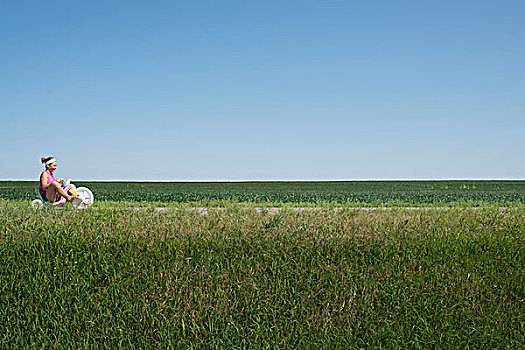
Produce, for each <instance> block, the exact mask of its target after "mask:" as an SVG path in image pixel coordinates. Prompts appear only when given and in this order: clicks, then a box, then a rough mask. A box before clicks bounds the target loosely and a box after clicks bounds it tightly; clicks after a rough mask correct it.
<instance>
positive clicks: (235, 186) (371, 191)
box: [0, 180, 525, 206]
mask: <svg viewBox="0 0 525 350" xmlns="http://www.w3.org/2000/svg"><path fill="white" fill-rule="evenodd" d="M76 185H77V186H87V187H89V188H90V189H91V190H92V191H93V193H94V194H95V198H96V200H97V201H127V202H141V203H142V202H159V203H189V202H197V203H205V202H214V203H221V202H246V203H277V204H282V203H319V202H323V203H325V202H328V203H337V204H344V205H355V204H357V205H362V203H370V204H372V205H375V206H377V205H380V204H382V203H406V204H408V205H414V204H419V203H424V204H427V205H428V204H437V205H442V204H443V203H452V202H477V203H479V202H483V203H488V202H490V203H509V202H521V203H525V181H466V180H465V181H338V182H223V183H220V182H219V183H209V182H208V183H202V182H201V183H198V182H186V183H184V182H151V183H145V182H84V183H82V182H77V183H76ZM37 188H38V182H36V181H0V199H4V200H29V199H34V198H38V195H37V194H36V189H37Z"/></svg>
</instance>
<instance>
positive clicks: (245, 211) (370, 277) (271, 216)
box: [0, 182, 525, 349]
mask: <svg viewBox="0 0 525 350" xmlns="http://www.w3.org/2000/svg"><path fill="white" fill-rule="evenodd" d="M453 184H456V183H455V182H453ZM8 185H10V186H12V187H11V188H14V185H13V183H7V185H6V183H1V184H0V191H1V192H0V193H1V194H3V195H5V194H6V193H7V191H6V188H9V186H8ZM18 185H20V187H21V188H24V186H26V183H22V184H20V183H19V184H18ZM33 185H34V184H31V186H33ZM87 185H88V186H89V187H90V188H91V189H93V190H94V191H93V192H94V193H95V196H97V198H100V197H102V195H101V194H100V193H99V189H98V187H96V186H98V185H100V186H101V187H100V188H102V187H104V186H108V187H107V191H108V192H107V193H113V194H114V193H124V194H126V193H127V194H131V193H132V191H131V189H130V190H129V192H126V191H125V190H124V189H125V188H126V186H128V185H129V186H130V188H135V189H137V190H140V188H142V189H143V191H144V192H143V195H146V196H147V195H148V193H150V194H151V193H155V194H159V193H164V192H165V191H166V188H167V187H163V186H168V188H169V186H173V187H171V189H172V190H173V189H174V188H176V187H177V186H179V185H180V184H158V185H157V184H118V186H122V187H118V186H117V187H113V189H111V187H110V185H108V184H101V183H98V184H87ZM191 185H192V186H194V187H193V189H195V188H199V191H197V192H198V193H200V194H202V193H208V194H209V193H219V192H220V191H222V190H223V189H221V186H222V185H221V186H219V188H213V186H212V185H211V184H202V186H206V188H208V190H207V191H204V190H203V188H200V187H199V186H201V184H197V185H193V184H191ZM258 185H259V184H256V183H254V184H239V188H242V189H243V191H246V188H249V187H250V186H254V187H257V186H258ZM274 185H276V184H274ZM299 185H304V184H298V186H299ZM310 185H312V184H310ZM346 185H347V184H344V186H346ZM366 185H368V184H366ZM370 185H374V186H378V185H377V184H370ZM434 185H435V184H434ZM133 186H135V187H133ZM141 186H142V187H141ZM156 186H158V187H156ZM181 186H182V185H181ZM282 186H285V185H284V184H283V185H282ZM289 186H290V187H288V188H289V189H290V188H293V191H298V189H297V188H295V187H294V186H295V185H294V184H289ZM305 186H307V185H305ZM403 186H404V185H403ZM403 186H402V187H403ZM406 186H408V188H410V186H415V187H416V188H417V187H418V186H422V184H419V183H418V184H407V185H406ZM443 186H447V185H443ZM448 186H449V188H450V185H448ZM462 186H465V187H462ZM466 186H471V187H470V188H466ZM472 186H475V187H476V188H472ZM497 186H500V187H499V188H500V190H501V193H500V196H499V197H498V195H497V194H498V191H497ZM497 186H496V184H493V185H492V187H490V186H488V187H487V188H484V187H483V186H480V185H479V184H478V183H470V185H468V184H466V183H464V182H463V183H457V186H455V187H454V192H451V196H452V197H451V198H454V201H451V202H449V203H455V204H453V205H452V206H449V207H447V208H446V210H442V209H441V208H438V207H436V208H425V209H420V210H407V209H404V208H402V207H395V206H392V207H391V210H389V211H382V210H378V211H366V210H355V208H354V209H350V208H349V209H344V208H341V207H339V209H338V210H331V209H330V205H325V204H326V203H331V204H333V203H338V202H337V201H336V202H332V201H327V202H326V203H325V204H319V203H313V202H311V203H310V205H312V206H315V207H316V210H312V211H299V212H298V211H294V210H293V209H292V208H288V207H286V205H284V206H283V208H284V209H283V210H281V211H279V212H277V213H271V212H268V211H264V210H263V211H257V210H255V209H254V208H253V205H254V204H253V203H254V202H248V201H247V202H241V203H238V202H237V200H238V199H239V198H236V200H230V201H229V202H228V201H227V200H225V199H220V197H213V198H212V197H206V198H205V199H203V200H202V201H201V202H198V201H197V202H196V203H197V204H198V203H208V204H209V203H211V202H213V201H214V200H217V201H226V202H221V203H223V204H224V203H230V204H229V205H226V206H225V207H222V208H214V207H210V208H209V210H208V211H207V214H206V215H203V214H201V213H199V212H198V211H195V210H186V209H188V208H187V206H186V207H185V206H184V203H183V202H182V203H180V206H179V207H178V209H180V210H166V211H156V210H154V209H153V208H150V209H148V208H147V206H148V204H152V203H161V202H162V201H158V202H157V201H155V202H151V203H150V202H139V203H140V205H142V206H144V207H145V209H143V210H140V211H137V210H134V209H133V208H131V207H132V206H133V205H134V204H136V203H133V202H125V201H120V202H119V201H117V200H116V199H113V202H109V203H111V205H112V206H111V207H109V205H107V204H106V205H101V206H99V207H98V208H94V209H89V210H74V209H72V208H71V206H66V207H65V208H63V209H60V210H57V209H53V208H44V209H40V210H36V209H32V208H31V207H30V205H29V201H28V200H24V198H23V196H22V198H21V197H17V196H13V197H14V198H13V199H10V200H3V201H0V348H2V349H4V348H5V349H11V348H17V349H18V348H35V349H36V348H38V349H41V348H61V349H70V348H75V349H97V348H104V349H106V348H134V349H136V348H143V349H150V348H162V349H164V348H180V349H189V348H249V349H255V348H257V349H258V348H311V349H314V348H315V349H317V348H339V349H367V348H385V349H390V348H394V349H395V348H399V349H417V348H421V349H448V348H451V349H452V348H454V349H522V348H524V347H525V206H524V205H523V202H520V201H519V200H516V199H519V198H521V197H520V196H522V195H523V183H515V182H512V183H510V184H505V183H504V184H499V185H497ZM159 187H160V188H162V191H159V190H158V188H159ZM182 187H184V186H182ZM314 187H315V186H314ZM365 187H366V186H365ZM123 188H124V189H123ZM188 188H192V187H191V186H190V185H188ZM310 188H311V187H310ZM376 188H377V192H376V193H371V194H370V195H371V196H372V197H370V198H374V200H376V199H377V198H379V197H378V196H379V195H378V193H379V194H380V193H388V192H389V191H390V193H391V192H392V188H391V187H388V184H387V186H386V188H383V189H381V188H380V186H379V187H376ZM155 189H156V190H157V191H155ZM15 190H16V188H15ZM15 190H13V192H10V193H12V194H13V193H19V194H20V193H25V192H24V191H26V190H24V189H20V188H18V190H19V192H16V191H15ZM321 190H322V189H321V188H319V187H318V193H319V192H321V193H332V192H333V191H336V190H335V189H334V188H331V187H330V186H328V188H327V189H324V191H326V192H323V191H321ZM27 191H30V189H29V187H28V188H27ZM213 191H215V192H213ZM253 191H255V190H253ZM253 191H252V192H251V193H255V192H253ZM259 191H262V189H260V188H259ZM290 191H291V192H288V193H292V192H293V191H292V190H290ZM363 191H364V190H363ZM403 191H405V192H403ZM403 191H401V192H400V193H407V191H408V190H407V189H405V190H403ZM413 191H414V192H413V193H417V191H416V190H415V189H413ZM429 191H430V192H432V191H433V190H431V189H430V190H429ZM462 191H465V192H466V193H470V192H472V191H480V193H484V195H489V194H490V193H492V195H494V196H495V197H494V198H499V199H498V200H497V201H496V200H495V201H493V202H490V201H478V202H476V203H477V206H476V207H470V206H469V205H467V204H469V203H471V202H464V205H461V202H456V200H457V198H459V197H460V196H462V195H463V194H462V193H463V192H462ZM468 191H470V192H468ZM197 192H194V193H197ZM269 192H270V194H269V195H268V196H270V195H272V196H277V195H278V191H277V190H275V192H272V191H269ZM394 192H395V191H394ZM28 193H29V192H28ZM171 193H179V192H176V191H175V190H173V192H171ZM239 193H240V192H239ZM243 193H248V191H246V192H243ZM284 193H287V192H286V191H284ZM293 193H295V192H293ZM454 193H459V195H454ZM230 194H231V193H230ZM210 196H211V195H210ZM458 196H459V197H458ZM502 196H503V198H512V199H513V200H512V201H508V202H505V201H502V200H501V198H502ZM513 196H514V197H513ZM4 198H5V197H4ZM31 198H32V197H31ZM148 198H149V197H148ZM199 198H200V197H199ZM257 198H260V197H257ZM267 198H270V199H271V202H277V200H275V198H278V197H267ZM311 198H320V197H319V194H315V195H314V196H313V197H311ZM323 198H326V197H323ZM341 198H343V197H341ZM344 198H346V197H344ZM395 198H397V199H396V200H399V201H400V202H402V201H401V200H400V199H399V197H395ZM485 198H486V197H485ZM469 200H472V201H474V199H472V198H470V199H469ZM280 201H282V198H281V199H280ZM117 202H118V203H120V205H116V206H115V205H114V204H115V203H117ZM261 202H264V201H262V200H261ZM268 202H270V201H268ZM379 202H380V201H379ZM412 202H416V201H412ZM168 203H170V202H168ZM283 203H285V204H286V203H294V202H283ZM305 203H308V202H305ZM356 203H357V202H356ZM363 203H365V204H366V202H363ZM371 203H372V202H371ZM416 203H417V202H416ZM419 203H421V202H419ZM424 203H433V202H423V204H424ZM435 203H437V202H435ZM435 203H434V204H435ZM442 203H447V202H442ZM458 203H459V204H458ZM191 205H193V204H191Z"/></svg>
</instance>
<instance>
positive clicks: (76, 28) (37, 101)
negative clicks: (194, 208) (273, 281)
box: [0, 0, 525, 180]
mask: <svg viewBox="0 0 525 350" xmlns="http://www.w3.org/2000/svg"><path fill="white" fill-rule="evenodd" d="M0 133H1V139H0V146H1V148H0V156H1V159H2V161H3V164H4V165H3V166H2V167H1V170H0V179H35V180H36V179H37V178H38V176H39V174H40V172H41V171H42V166H41V164H40V157H41V156H48V155H52V156H55V157H56V158H57V159H58V162H59V168H58V170H57V175H59V176H62V177H72V178H73V179H83V180H88V179H91V180H116V179H120V180H125V179H134V180H249V179H252V180H268V179H274V180H275V179H286V180H319V179H454V178H470V179H480V178H496V179H514V178H520V179H523V178H525V156H524V154H525V152H524V151H525V136H524V135H525V1H523V0H514V1H509V0H501V1H485V0H475V1H474V0H469V1H461V0H459V1H458V0H454V1H450V0H444V1H420V0H418V1H415V0H414V1H390V0H389V1H374V0H372V1H351V0H338V1H332V0H323V1H321V0H319V1H311V0H300V1H299V0H288V1H287V0H279V1H273V0H265V1H249V0H238V1H228V0H225V1H216V0H213V1H198V0H196V1H174V0H172V1H132V0H126V1H111V0H110V1H24V0H3V1H0Z"/></svg>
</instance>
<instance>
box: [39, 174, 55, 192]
mask: <svg viewBox="0 0 525 350" xmlns="http://www.w3.org/2000/svg"><path fill="white" fill-rule="evenodd" d="M43 173H47V175H49V176H48V177H47V184H46V185H48V184H50V183H51V182H53V181H55V177H54V176H53V174H51V173H50V172H49V171H48V170H46V171H44V172H43ZM43 173H42V174H43ZM40 179H42V175H40ZM38 191H40V194H41V195H42V196H45V195H46V191H47V190H44V188H43V187H42V180H40V184H39V185H38Z"/></svg>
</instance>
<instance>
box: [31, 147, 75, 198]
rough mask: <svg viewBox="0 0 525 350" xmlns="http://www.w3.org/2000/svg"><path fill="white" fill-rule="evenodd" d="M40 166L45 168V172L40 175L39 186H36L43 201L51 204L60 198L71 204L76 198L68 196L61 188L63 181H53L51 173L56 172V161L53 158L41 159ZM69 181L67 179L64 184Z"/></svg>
mask: <svg viewBox="0 0 525 350" xmlns="http://www.w3.org/2000/svg"><path fill="white" fill-rule="evenodd" d="M41 161H42V164H44V166H45V167H46V170H44V172H43V173H42V174H40V186H38V191H39V192H40V196H41V197H42V199H44V200H46V199H47V200H48V201H49V202H51V203H55V202H58V201H59V200H60V198H61V197H64V198H65V199H67V201H68V202H71V201H72V200H73V199H75V198H76V197H78V196H70V195H68V194H67V192H66V191H65V190H64V188H63V187H62V180H63V179H55V177H54V176H53V173H54V172H55V170H57V161H56V159H55V158H53V157H47V158H46V157H42V158H41ZM69 181H71V179H67V180H66V182H69Z"/></svg>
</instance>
